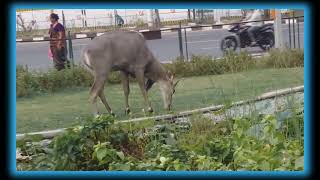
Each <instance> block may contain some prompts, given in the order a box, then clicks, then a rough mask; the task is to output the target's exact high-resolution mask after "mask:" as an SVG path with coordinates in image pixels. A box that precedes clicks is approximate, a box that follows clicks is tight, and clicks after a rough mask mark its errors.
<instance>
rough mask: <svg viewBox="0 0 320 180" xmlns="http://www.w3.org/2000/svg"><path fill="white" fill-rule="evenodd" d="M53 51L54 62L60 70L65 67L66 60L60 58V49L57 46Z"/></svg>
mask: <svg viewBox="0 0 320 180" xmlns="http://www.w3.org/2000/svg"><path fill="white" fill-rule="evenodd" d="M52 53H53V64H54V67H55V68H56V70H58V71H60V70H62V69H64V62H63V61H62V60H61V59H60V56H61V55H60V50H59V49H57V48H52Z"/></svg>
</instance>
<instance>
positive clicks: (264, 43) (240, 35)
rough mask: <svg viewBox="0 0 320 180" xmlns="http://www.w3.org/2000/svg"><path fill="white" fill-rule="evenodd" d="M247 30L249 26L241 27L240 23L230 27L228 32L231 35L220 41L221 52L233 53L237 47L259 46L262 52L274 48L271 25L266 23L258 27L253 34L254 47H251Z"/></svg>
mask: <svg viewBox="0 0 320 180" xmlns="http://www.w3.org/2000/svg"><path fill="white" fill-rule="evenodd" d="M249 28H250V26H248V25H241V23H237V24H235V25H234V26H232V27H231V28H230V29H229V30H228V31H229V32H232V33H233V35H230V36H227V37H225V38H224V39H223V40H222V41H221V50H222V51H223V52H226V51H228V50H233V51H235V50H236V49H237V48H238V47H240V48H245V47H256V46H259V47H260V48H261V49H262V50H264V51H266V50H269V49H270V48H272V47H273V46H274V44H275V40H274V28H273V24H271V23H268V24H264V25H262V26H260V27H259V29H258V30H257V31H256V32H255V33H254V36H255V40H256V44H255V45H251V44H252V43H251V40H250V37H249V34H248V29H249Z"/></svg>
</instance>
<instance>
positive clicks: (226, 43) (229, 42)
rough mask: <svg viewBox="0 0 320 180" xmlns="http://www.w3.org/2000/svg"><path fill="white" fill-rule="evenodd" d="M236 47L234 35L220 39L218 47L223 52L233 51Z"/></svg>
mask: <svg viewBox="0 0 320 180" xmlns="http://www.w3.org/2000/svg"><path fill="white" fill-rule="evenodd" d="M237 47H238V43H237V40H236V38H235V37H234V36H228V37H226V38H224V39H223V40H222V41H221V44H220V48H221V50H222V51H223V52H228V51H235V50H236V49H237Z"/></svg>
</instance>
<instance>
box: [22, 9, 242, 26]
mask: <svg viewBox="0 0 320 180" xmlns="http://www.w3.org/2000/svg"><path fill="white" fill-rule="evenodd" d="M63 11H64V14H65V20H66V26H67V27H82V19H81V18H82V17H81V9H64V10H63ZM147 11H148V9H118V10H117V13H118V14H119V15H120V16H121V17H122V18H123V20H124V23H125V24H132V23H134V22H135V21H137V19H141V20H143V21H144V22H147ZM228 11H229V14H230V16H239V15H241V10H240V9H230V10H227V9H216V10H214V13H213V14H214V15H215V17H218V18H220V17H222V16H225V15H226V14H227V12H228ZM54 12H55V13H57V14H58V15H59V17H60V22H62V13H61V12H62V9H55V10H54ZM17 14H21V15H22V17H23V19H24V20H25V24H26V25H28V24H29V23H30V22H31V21H32V20H36V21H37V25H36V27H37V28H38V29H47V28H48V27H49V26H50V22H49V20H48V18H49V14H50V10H38V11H28V12H17ZM159 14H160V19H161V21H171V20H182V19H187V18H188V11H187V9H159ZM86 17H87V25H88V26H89V27H92V26H105V25H112V24H114V10H113V9H86ZM191 17H192V11H191Z"/></svg>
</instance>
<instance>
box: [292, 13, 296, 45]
mask: <svg viewBox="0 0 320 180" xmlns="http://www.w3.org/2000/svg"><path fill="white" fill-rule="evenodd" d="M292 19H293V22H292V33H293V48H294V49H295V48H296V30H295V25H294V20H295V18H294V11H293V12H292Z"/></svg>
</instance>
